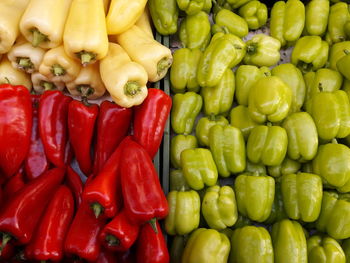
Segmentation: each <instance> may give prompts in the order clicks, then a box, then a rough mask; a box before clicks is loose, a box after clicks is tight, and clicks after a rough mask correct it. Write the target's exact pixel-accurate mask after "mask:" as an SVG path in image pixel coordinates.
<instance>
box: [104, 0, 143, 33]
mask: <svg viewBox="0 0 350 263" xmlns="http://www.w3.org/2000/svg"><path fill="white" fill-rule="evenodd" d="M146 3H147V0H112V1H111V5H110V7H109V10H108V14H107V17H106V24H107V32H108V34H109V35H115V34H120V33H123V32H124V31H126V30H128V29H129V28H130V27H132V26H133V25H134V24H135V23H136V21H137V19H139V18H140V16H141V15H142V12H143V10H144V9H145V6H146Z"/></svg>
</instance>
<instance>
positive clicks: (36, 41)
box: [32, 28, 49, 47]
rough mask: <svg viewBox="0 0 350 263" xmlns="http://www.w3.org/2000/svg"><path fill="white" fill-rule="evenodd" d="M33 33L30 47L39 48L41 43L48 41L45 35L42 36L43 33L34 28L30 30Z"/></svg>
mask: <svg viewBox="0 0 350 263" xmlns="http://www.w3.org/2000/svg"><path fill="white" fill-rule="evenodd" d="M32 32H33V41H32V45H33V46H34V47H37V46H39V45H40V44H41V43H42V42H45V41H48V40H49V38H48V37H47V35H44V34H43V33H41V32H40V31H39V30H38V29H36V28H34V29H33V30H32Z"/></svg>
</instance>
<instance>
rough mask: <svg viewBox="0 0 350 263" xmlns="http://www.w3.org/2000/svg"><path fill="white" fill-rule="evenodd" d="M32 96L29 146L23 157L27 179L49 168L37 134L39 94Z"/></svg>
mask: <svg viewBox="0 0 350 263" xmlns="http://www.w3.org/2000/svg"><path fill="white" fill-rule="evenodd" d="M31 96H32V108H33V125H32V134H31V138H30V147H29V152H28V155H27V158H26V159H25V165H24V169H25V171H26V177H27V179H28V180H33V179H34V178H37V177H38V176H39V175H41V174H43V173H44V172H45V171H47V170H48V169H49V162H48V160H47V158H46V155H45V151H44V146H43V142H42V141H41V138H40V134H39V114H38V107H39V100H40V96H41V95H31Z"/></svg>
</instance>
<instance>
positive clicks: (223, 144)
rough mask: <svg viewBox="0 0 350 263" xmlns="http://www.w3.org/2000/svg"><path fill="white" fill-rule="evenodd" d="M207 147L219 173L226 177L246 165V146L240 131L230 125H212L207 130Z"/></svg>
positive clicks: (238, 171)
mask: <svg viewBox="0 0 350 263" xmlns="http://www.w3.org/2000/svg"><path fill="white" fill-rule="evenodd" d="M209 148H210V151H211V153H212V155H213V158H214V161H215V164H216V167H217V169H218V172H219V175H221V176H222V177H228V176H230V175H231V174H236V173H240V172H243V171H244V169H245V167H246V147H245V141H244V138H243V135H242V132H241V131H240V130H239V129H238V128H236V127H233V126H231V125H225V126H222V125H214V126H213V127H211V128H210V130H209Z"/></svg>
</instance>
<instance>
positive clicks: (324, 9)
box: [305, 0, 329, 36]
mask: <svg viewBox="0 0 350 263" xmlns="http://www.w3.org/2000/svg"><path fill="white" fill-rule="evenodd" d="M328 15H329V0H311V1H310V2H309V3H308V4H307V6H306V10H305V28H306V31H307V34H308V35H311V36H322V35H323V34H324V33H325V32H326V30H327V25H328Z"/></svg>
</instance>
